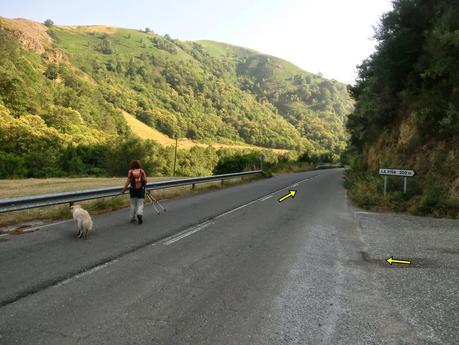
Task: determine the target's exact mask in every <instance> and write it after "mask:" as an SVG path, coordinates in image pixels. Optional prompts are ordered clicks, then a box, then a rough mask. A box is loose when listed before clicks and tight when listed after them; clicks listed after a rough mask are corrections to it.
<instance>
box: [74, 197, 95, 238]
mask: <svg viewBox="0 0 459 345" xmlns="http://www.w3.org/2000/svg"><path fill="white" fill-rule="evenodd" d="M70 212H71V213H72V216H73V220H74V221H75V223H76V225H77V228H78V238H81V236H83V238H84V239H87V238H88V233H89V231H92V219H91V216H90V215H89V213H88V211H86V210H84V209H82V208H81V206H80V205H72V206H70Z"/></svg>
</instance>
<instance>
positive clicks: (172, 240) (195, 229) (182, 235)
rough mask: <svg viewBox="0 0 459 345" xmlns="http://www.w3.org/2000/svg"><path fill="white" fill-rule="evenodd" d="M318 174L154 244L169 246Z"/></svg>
mask: <svg viewBox="0 0 459 345" xmlns="http://www.w3.org/2000/svg"><path fill="white" fill-rule="evenodd" d="M318 175H321V174H317V175H314V176H311V177H308V178H305V179H303V180H301V181H298V182H295V183H294V184H293V185H290V186H287V187H283V188H281V189H278V190H276V191H274V192H271V193H269V194H267V195H265V196H262V197H261V198H258V199H255V200H252V201H250V202H248V203H246V204H244V205H241V206H238V207H236V208H233V209H232V210H229V211H226V212H224V213H222V214H219V215H217V216H215V217H213V218H212V219H211V220H207V221H205V222H203V223H201V224H198V225H195V226H193V227H191V228H188V229H185V230H183V231H181V232H179V233H178V234H175V235H172V236H170V237H167V238H165V239H163V240H161V241H160V242H157V243H153V244H152V246H156V245H157V244H163V245H166V246H169V245H171V244H172V243H175V242H177V241H180V240H181V239H183V238H185V237H188V236H190V235H192V234H194V233H196V232H198V231H201V230H202V229H205V228H207V227H208V226H210V225H212V224H214V222H213V221H212V220H217V219H219V218H222V217H224V216H227V215H229V214H231V213H234V212H236V211H239V210H241V209H243V208H245V207H247V206H250V205H252V204H254V203H256V202H259V201H260V202H261V201H265V200H268V199H270V198H272V197H273V196H274V194H275V193H278V192H280V191H282V190H284V189H288V188H292V187H297V186H298V185H299V184H300V183H303V182H305V181H308V180H311V179H312V178H314V177H315V176H318Z"/></svg>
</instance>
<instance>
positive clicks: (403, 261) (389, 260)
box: [386, 256, 411, 265]
mask: <svg viewBox="0 0 459 345" xmlns="http://www.w3.org/2000/svg"><path fill="white" fill-rule="evenodd" d="M386 262H387V263H388V264H389V265H392V263H396V264H405V265H409V264H411V261H409V260H397V259H394V257H392V256H391V257H390V258H387V259H386Z"/></svg>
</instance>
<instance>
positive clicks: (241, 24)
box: [0, 0, 392, 83]
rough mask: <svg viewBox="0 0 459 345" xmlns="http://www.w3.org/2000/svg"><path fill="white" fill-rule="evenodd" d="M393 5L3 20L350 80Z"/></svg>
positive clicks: (107, 10)
mask: <svg viewBox="0 0 459 345" xmlns="http://www.w3.org/2000/svg"><path fill="white" fill-rule="evenodd" d="M391 8H392V5H391V0H252V1H251V0H231V1H218V0H194V1H193V0H188V1H187V0H167V1H166V0H160V1H158V0H150V1H148V0H139V1H137V0H131V1H126V0H110V1H96V0H78V1H72V2H66V1H63V0H43V1H31V0H29V1H27V0H13V1H12V0H0V16H3V17H8V18H17V17H21V18H28V19H33V20H36V21H40V22H42V21H44V20H45V19H47V18H51V19H52V20H53V21H54V22H55V23H56V24H58V25H59V24H60V25H90V24H102V25H113V26H119V27H127V28H133V29H140V28H145V27H149V28H151V29H152V30H153V31H154V32H156V33H159V34H166V33H167V34H169V35H170V36H172V37H173V38H178V39H181V40H200V39H209V40H216V41H221V42H226V43H231V44H234V45H239V46H243V47H248V48H252V49H255V50H257V51H259V52H262V53H266V54H270V55H274V56H277V57H280V58H283V59H286V60H288V61H290V62H292V63H294V64H296V65H297V66H299V67H301V68H302V69H304V70H306V71H309V72H312V73H319V72H321V73H322V74H323V75H324V76H325V77H327V78H333V79H336V80H339V81H342V82H346V83H352V82H353V81H354V79H355V77H356V68H355V66H356V65H357V64H359V63H361V61H362V60H363V59H365V58H366V57H368V56H369V55H370V54H371V53H372V52H373V51H374V46H375V44H376V42H375V40H373V39H372V37H373V35H374V29H373V27H374V26H376V25H377V24H378V21H379V17H380V16H381V15H382V14H383V13H384V12H387V11H389V10H390V9H391Z"/></svg>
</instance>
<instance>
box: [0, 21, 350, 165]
mask: <svg viewBox="0 0 459 345" xmlns="http://www.w3.org/2000/svg"><path fill="white" fill-rule="evenodd" d="M0 58H1V59H0V91H1V92H0V116H1V118H2V120H4V121H2V122H3V123H2V127H1V128H0V130H2V133H1V134H2V136H1V138H0V139H1V140H2V142H4V143H5V145H2V151H3V153H4V155H12V154H14V155H19V156H21V152H23V153H24V155H25V156H27V155H30V154H31V152H32V151H36V147H42V146H43V145H48V144H50V145H51V147H54V149H55V150H56V151H59V150H60V148H61V147H68V146H69V145H70V146H79V145H80V146H81V145H86V146H88V145H89V146H91V145H92V146H94V145H105V144H107V143H108V142H109V141H113V140H122V138H126V137H127V136H129V135H131V134H130V133H131V130H130V128H129V125H128V124H127V123H126V120H125V118H124V117H123V113H122V112H123V111H125V112H127V113H129V114H132V115H134V116H135V117H136V118H137V119H139V120H141V121H142V122H144V123H145V124H147V125H148V126H150V127H152V128H155V129H157V130H159V131H160V132H162V133H164V134H165V135H167V136H169V137H175V136H179V137H182V138H188V139H191V140H194V141H198V142H199V141H204V142H206V143H224V144H228V145H231V144H234V145H236V146H240V145H241V144H242V145H244V144H250V145H257V146H259V147H264V148H278V149H290V150H292V149H293V150H296V151H298V152H301V151H310V152H312V151H324V150H326V151H331V152H334V153H339V152H340V151H342V149H343V147H344V143H345V140H346V136H345V134H344V125H343V123H344V120H345V116H346V114H347V113H348V112H349V111H350V108H351V100H350V98H349V97H348V95H347V92H346V87H345V86H344V85H343V84H340V83H338V82H336V81H330V80H326V79H324V78H321V77H319V76H315V75H313V74H310V73H307V72H304V71H302V70H301V69H299V68H297V67H296V66H294V65H292V64H290V63H288V62H286V61H284V60H281V59H278V58H275V57H270V56H267V55H263V54H260V53H257V52H255V51H252V50H249V49H245V48H239V47H234V46H230V45H225V44H223V43H217V42H209V41H201V42H185V41H179V40H176V39H172V38H170V37H169V36H168V35H165V36H160V35H157V34H155V33H152V32H142V31H138V30H131V29H122V28H114V27H105V26H76V27H69V26H54V25H52V26H50V27H46V26H44V25H42V24H40V23H36V22H32V21H28V20H25V19H14V20H11V19H6V18H0ZM21 131H22V132H21ZM18 132H21V133H22V136H23V137H24V138H29V139H30V140H24V142H21V143H20V144H17V145H19V146H21V145H22V147H21V148H20V150H19V151H18V150H16V149H14V148H10V149H7V148H8V147H11V146H12V143H11V142H7V141H6V138H11V135H13V136H14V135H17V134H18ZM12 133H13V134H12ZM134 134H135V133H134ZM27 141H29V142H27ZM48 141H49V143H48ZM45 142H47V144H45ZM36 155H37V156H39V155H40V151H37V152H36ZM25 156H24V157H22V158H24V159H25V160H26V161H27V160H28V158H27V159H26V158H25ZM10 158H11V157H10ZM10 158H8V159H10ZM22 158H21V159H22ZM11 159H12V158H11ZM29 173H30V171H29Z"/></svg>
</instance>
